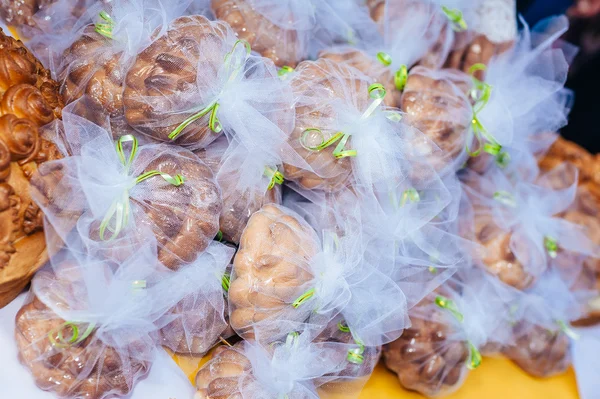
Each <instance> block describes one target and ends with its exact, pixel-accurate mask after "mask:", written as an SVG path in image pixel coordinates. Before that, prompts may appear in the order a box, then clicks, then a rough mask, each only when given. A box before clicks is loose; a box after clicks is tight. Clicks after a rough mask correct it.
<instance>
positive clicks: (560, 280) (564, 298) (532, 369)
mask: <svg viewBox="0 0 600 399" xmlns="http://www.w3.org/2000/svg"><path fill="white" fill-rule="evenodd" d="M567 281H568V279H566V278H565V276H563V275H561V274H560V273H559V272H557V271H556V270H550V271H548V272H547V273H545V274H544V275H543V276H542V277H541V278H540V280H539V281H538V282H537V283H536V284H535V285H534V286H533V287H532V288H531V289H530V290H528V291H527V292H526V293H524V294H523V295H522V296H521V297H520V298H518V300H517V301H515V303H513V304H512V305H511V310H512V313H513V316H512V318H513V322H512V323H511V325H512V334H513V336H514V342H513V344H512V345H508V346H506V347H505V348H504V349H503V351H502V352H503V354H504V355H505V356H507V357H508V358H509V359H511V360H512V361H513V362H515V363H516V364H517V365H518V366H519V367H521V368H522V369H523V370H525V371H526V372H527V373H529V374H531V375H534V376H536V377H550V376H553V375H556V374H560V373H562V372H564V371H566V369H567V368H568V367H569V366H570V365H571V353H570V352H571V340H572V339H577V334H576V333H575V332H574V331H573V330H572V329H571V327H570V324H569V323H570V322H571V321H573V320H576V319H577V318H579V317H580V316H581V315H582V310H583V306H582V305H583V303H585V300H586V299H589V298H590V297H592V295H593V292H591V291H585V290H580V289H574V288H572V287H570V286H569V284H568V282H567Z"/></svg>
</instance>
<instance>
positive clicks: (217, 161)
mask: <svg viewBox="0 0 600 399" xmlns="http://www.w3.org/2000/svg"><path fill="white" fill-rule="evenodd" d="M197 154H198V156H199V157H200V159H202V160H203V161H204V162H205V163H206V164H207V165H209V166H210V168H211V169H212V170H213V173H214V174H215V176H216V178H217V183H218V184H219V187H220V188H221V191H222V192H223V210H222V212H221V217H220V219H219V226H220V231H221V233H222V235H223V239H224V240H225V241H228V242H232V243H235V244H238V243H239V242H240V236H241V235H242V231H243V230H244V228H245V227H246V224H247V223H248V219H249V218H250V216H252V214H253V213H254V212H256V211H258V210H259V209H260V208H262V206H263V205H265V204H281V184H282V183H283V174H282V173H281V172H280V171H279V169H278V167H277V165H278V163H279V162H280V160H279V157H278V156H277V154H275V153H273V152H272V153H269V152H268V150H266V149H265V148H261V147H253V148H251V149H248V148H246V147H245V146H243V145H241V144H239V143H237V142H234V143H232V144H231V145H230V144H228V143H227V140H226V139H225V137H222V138H219V139H218V140H217V141H215V142H214V143H213V144H211V145H210V146H208V147H207V148H205V149H203V150H201V151H197Z"/></svg>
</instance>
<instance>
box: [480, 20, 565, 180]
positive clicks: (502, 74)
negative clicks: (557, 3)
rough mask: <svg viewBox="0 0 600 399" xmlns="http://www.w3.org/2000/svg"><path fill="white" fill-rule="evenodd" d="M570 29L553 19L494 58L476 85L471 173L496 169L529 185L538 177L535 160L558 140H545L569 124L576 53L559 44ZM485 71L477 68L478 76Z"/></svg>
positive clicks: (525, 30)
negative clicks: (570, 73)
mask: <svg viewBox="0 0 600 399" xmlns="http://www.w3.org/2000/svg"><path fill="white" fill-rule="evenodd" d="M567 28H568V21H567V18H566V17H565V16H562V17H555V18H549V19H547V20H544V21H542V22H540V23H538V24H537V25H536V26H535V27H534V28H533V29H532V30H530V29H529V28H528V27H527V25H525V27H524V28H523V30H522V31H521V34H520V36H519V39H518V41H517V43H516V44H515V46H514V48H513V49H511V50H510V51H507V52H506V53H503V54H501V55H499V56H498V57H496V58H493V59H492V61H491V62H490V63H489V66H488V67H487V68H485V75H486V77H485V82H481V81H479V80H477V79H474V88H473V90H472V93H471V97H472V99H473V101H474V102H475V105H474V107H473V112H474V116H473V130H472V133H473V135H474V137H475V140H476V141H477V144H475V145H474V146H475V147H476V148H470V149H469V150H468V151H469V153H470V155H471V156H474V157H477V158H476V159H473V160H472V167H473V168H474V169H475V170H478V171H480V172H481V171H485V170H487V169H489V168H490V167H491V166H493V165H494V164H495V165H497V166H499V167H500V168H502V169H505V170H506V172H507V173H513V174H518V175H520V176H523V178H526V179H530V178H531V177H532V176H533V177H535V175H536V173H537V163H536V160H535V156H536V155H539V154H541V153H543V152H544V151H545V150H546V149H547V148H548V147H549V146H550V145H551V144H552V142H553V140H542V138H543V137H541V136H543V135H544V134H545V133H547V132H555V131H557V130H558V129H559V128H561V127H562V126H564V125H565V124H566V123H567V115H568V113H569V111H570V107H571V97H572V96H571V93H570V91H569V90H567V89H565V88H564V84H565V81H566V78H567V71H568V68H569V62H570V60H571V59H572V57H573V56H574V50H573V48H571V47H569V46H568V45H557V44H556V42H557V40H558V39H559V38H560V36H562V34H563V33H564V32H565V31H566V30H567ZM480 68H484V66H482V65H480V64H478V65H474V66H473V67H472V71H476V70H478V69H480Z"/></svg>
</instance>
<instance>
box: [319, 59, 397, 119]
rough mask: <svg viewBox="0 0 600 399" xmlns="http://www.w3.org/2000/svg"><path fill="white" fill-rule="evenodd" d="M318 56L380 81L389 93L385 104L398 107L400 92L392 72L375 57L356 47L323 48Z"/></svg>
mask: <svg viewBox="0 0 600 399" xmlns="http://www.w3.org/2000/svg"><path fill="white" fill-rule="evenodd" d="M319 58H326V59H329V60H331V61H333V62H335V63H338V64H339V63H342V62H343V63H345V64H348V65H350V66H351V67H353V68H356V69H358V70H359V71H361V72H362V73H364V74H365V75H367V76H368V77H370V78H372V79H373V81H374V82H378V83H381V84H382V85H383V86H384V87H385V90H386V91H387V92H388V93H389V94H388V95H386V96H385V99H384V103H385V105H387V106H388V107H398V108H400V97H401V94H402V93H401V92H400V91H399V90H397V89H396V84H395V83H394V73H393V71H392V70H391V69H390V68H388V67H386V66H384V65H383V64H382V63H381V62H379V61H378V60H377V59H376V58H373V57H371V56H369V55H368V54H366V53H365V52H363V51H361V50H358V49H344V51H334V50H324V51H321V52H320V53H319Z"/></svg>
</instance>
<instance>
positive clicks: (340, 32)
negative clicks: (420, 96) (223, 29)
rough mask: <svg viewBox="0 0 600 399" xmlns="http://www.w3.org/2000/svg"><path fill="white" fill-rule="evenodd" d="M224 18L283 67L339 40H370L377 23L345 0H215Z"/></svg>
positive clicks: (255, 47) (293, 63)
mask: <svg viewBox="0 0 600 399" xmlns="http://www.w3.org/2000/svg"><path fill="white" fill-rule="evenodd" d="M211 5H212V10H213V12H214V13H215V15H216V17H217V18H218V19H221V20H223V21H225V22H227V23H229V24H230V25H231V27H232V28H233V29H234V30H235V32H236V34H237V35H238V37H240V39H243V40H246V41H248V42H249V43H250V44H251V45H252V48H254V49H256V51H257V52H258V53H260V54H261V55H262V56H264V57H267V58H270V59H271V60H272V61H273V62H274V63H275V65H277V66H278V67H283V66H291V67H295V66H296V65H297V64H298V63H299V62H301V61H304V60H306V59H308V58H309V56H310V55H312V56H313V57H314V55H315V54H316V52H317V51H319V50H320V49H322V48H324V47H328V46H331V45H333V44H336V43H359V42H363V41H366V42H370V41H371V40H373V39H372V38H373V37H375V36H376V29H375V25H374V23H373V22H372V21H371V19H370V18H369V14H368V11H367V9H366V8H365V7H363V6H360V5H359V2H353V1H345V0H283V1H279V0H212V1H211Z"/></svg>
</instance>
